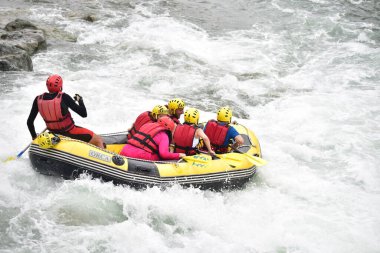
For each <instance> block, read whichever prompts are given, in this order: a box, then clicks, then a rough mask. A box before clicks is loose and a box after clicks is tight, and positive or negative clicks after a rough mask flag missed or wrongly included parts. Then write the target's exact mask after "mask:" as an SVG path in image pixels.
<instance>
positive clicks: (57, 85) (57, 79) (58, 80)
mask: <svg viewBox="0 0 380 253" xmlns="http://www.w3.org/2000/svg"><path fill="white" fill-rule="evenodd" d="M62 83H63V81H62V77H61V76H59V75H51V76H49V77H48V79H47V80H46V87H47V89H48V91H49V92H52V93H54V92H58V91H61V90H62Z"/></svg>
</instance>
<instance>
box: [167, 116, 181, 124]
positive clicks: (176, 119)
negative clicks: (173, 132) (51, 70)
mask: <svg viewBox="0 0 380 253" xmlns="http://www.w3.org/2000/svg"><path fill="white" fill-rule="evenodd" d="M169 117H170V118H171V119H172V120H173V121H174V123H176V124H177V125H181V122H179V119H178V118H177V117H176V116H175V115H169Z"/></svg>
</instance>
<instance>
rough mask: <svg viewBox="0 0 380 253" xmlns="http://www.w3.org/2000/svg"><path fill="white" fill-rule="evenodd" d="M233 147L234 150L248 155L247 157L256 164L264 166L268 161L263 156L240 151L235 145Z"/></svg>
mask: <svg viewBox="0 0 380 253" xmlns="http://www.w3.org/2000/svg"><path fill="white" fill-rule="evenodd" d="M232 149H233V150H234V151H236V152H237V153H239V154H242V155H244V156H246V157H247V158H248V159H249V160H250V161H251V162H252V163H254V164H255V165H256V166H263V165H265V164H267V163H268V162H267V161H265V160H264V159H262V158H260V157H258V156H253V155H249V154H247V153H244V152H242V151H240V150H239V149H237V148H234V147H233V146H232Z"/></svg>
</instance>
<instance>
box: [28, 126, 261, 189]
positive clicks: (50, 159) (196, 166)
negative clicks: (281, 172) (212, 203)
mask: <svg viewBox="0 0 380 253" xmlns="http://www.w3.org/2000/svg"><path fill="white" fill-rule="evenodd" d="M232 126H233V127H234V128H235V129H236V130H237V131H238V132H239V133H240V134H241V135H242V136H243V138H244V141H245V143H244V145H243V146H242V147H240V148H239V149H238V150H235V151H234V152H232V153H227V154H221V155H218V156H217V157H211V156H209V155H207V154H197V155H193V156H187V157H185V158H183V159H181V160H179V161H158V162H157V161H154V162H153V161H146V160H140V159H134V158H129V157H125V156H121V155H119V154H118V153H119V152H120V150H121V148H122V146H123V145H124V144H125V141H126V132H122V133H113V134H105V135H102V137H103V139H104V140H105V142H106V143H107V148H106V149H101V148H98V147H96V146H93V145H91V144H88V143H85V142H82V141H78V140H73V139H70V138H67V137H64V136H60V139H61V140H60V142H59V143H58V144H57V145H55V146H54V147H53V148H48V149H43V148H41V147H40V146H39V145H38V143H37V139H36V140H34V141H33V143H32V145H31V147H30V150H29V158H30V160H31V162H32V165H33V167H34V168H35V169H36V170H37V171H39V172H40V173H42V174H46V175H54V176H59V177H63V178H64V179H75V178H77V177H78V175H80V174H81V173H88V174H91V175H92V176H93V177H96V178H102V179H103V180H104V181H113V182H114V183H115V184H127V185H130V186H133V187H136V188H142V187H151V186H159V187H166V186H169V185H172V184H180V185H182V186H185V187H188V186H194V187H200V188H202V189H221V188H236V187H242V186H243V185H244V184H245V183H246V182H247V181H249V180H250V179H251V178H252V176H253V175H254V174H255V172H256V168H257V166H261V165H264V164H265V161H264V160H263V159H261V149H260V144H259V141H258V140H257V138H256V136H255V134H254V133H253V132H252V131H251V130H249V129H247V128H246V127H244V126H242V125H239V124H234V125H232Z"/></svg>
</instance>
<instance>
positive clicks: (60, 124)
mask: <svg viewBox="0 0 380 253" xmlns="http://www.w3.org/2000/svg"><path fill="white" fill-rule="evenodd" d="M44 94H45V93H44ZM44 94H41V95H39V96H38V99H37V104H38V111H39V112H40V114H41V116H42V118H43V119H44V121H45V123H46V126H47V128H48V129H49V130H51V131H62V132H68V131H70V130H71V129H72V128H73V127H74V120H73V118H72V117H71V114H70V112H67V114H66V115H65V116H63V115H62V110H61V102H62V95H63V92H58V94H57V96H56V97H55V98H53V99H52V100H44V99H43V96H44Z"/></svg>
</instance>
